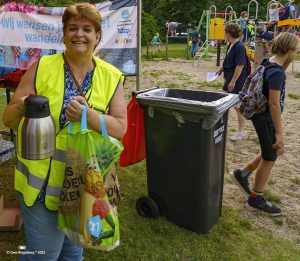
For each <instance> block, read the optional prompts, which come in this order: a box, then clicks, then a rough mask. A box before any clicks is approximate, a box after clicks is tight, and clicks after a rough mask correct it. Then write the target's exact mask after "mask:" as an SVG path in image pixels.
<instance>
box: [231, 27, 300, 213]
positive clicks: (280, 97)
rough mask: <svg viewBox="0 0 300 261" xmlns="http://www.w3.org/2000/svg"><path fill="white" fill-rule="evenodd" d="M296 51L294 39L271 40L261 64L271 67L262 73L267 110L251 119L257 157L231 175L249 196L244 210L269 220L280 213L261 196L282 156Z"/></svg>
mask: <svg viewBox="0 0 300 261" xmlns="http://www.w3.org/2000/svg"><path fill="white" fill-rule="evenodd" d="M299 47H300V40H299V38H298V37H297V36H296V35H294V34H291V33H288V32H284V33H281V34H279V35H278V36H277V37H276V38H275V40H274V43H273V46H272V49H271V51H272V54H273V56H272V57H271V58H270V59H269V60H267V59H265V60H263V62H262V64H263V65H269V64H270V63H271V64H272V65H273V66H271V67H268V68H266V69H265V72H264V84H263V93H264V95H265V96H266V97H267V99H268V101H269V102H268V108H267V109H266V111H265V112H262V113H259V114H255V115H254V116H253V117H252V118H251V121H252V123H253V125H254V127H255V130H256V133H257V136H258V139H259V144H260V153H259V154H257V155H256V156H255V157H254V158H253V159H252V160H250V161H249V162H248V163H247V164H246V165H245V166H244V168H242V169H237V170H235V171H234V172H233V173H231V178H232V179H233V181H234V183H235V184H237V185H238V187H239V188H240V189H241V190H242V191H243V192H244V193H245V194H246V195H247V196H248V200H247V203H246V206H247V207H248V208H250V209H252V210H259V211H261V212H264V213H267V214H269V215H271V216H279V215H281V209H280V208H278V207H276V206H275V205H273V204H272V203H270V202H269V201H267V200H266V199H265V198H264V195H263V193H264V190H265V187H266V184H267V182H268V179H269V177H270V175H271V171H272V169H273V167H274V164H275V161H276V159H277V156H280V155H282V154H283V153H284V139H283V128H282V121H281V113H282V111H283V107H284V97H285V79H286V75H285V70H286V69H287V68H288V66H289V64H290V63H291V62H292V61H293V60H294V58H295V56H296V55H297V52H298V49H299ZM255 170H256V173H255V181H254V186H253V189H252V190H250V188H249V181H248V177H249V175H250V174H251V173H252V172H254V171H255Z"/></svg>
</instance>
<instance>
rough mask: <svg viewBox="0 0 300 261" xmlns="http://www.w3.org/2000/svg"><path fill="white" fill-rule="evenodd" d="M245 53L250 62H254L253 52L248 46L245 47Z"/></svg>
mask: <svg viewBox="0 0 300 261" xmlns="http://www.w3.org/2000/svg"><path fill="white" fill-rule="evenodd" d="M245 49H246V53H247V54H248V55H249V57H250V60H251V61H254V56H255V50H252V49H250V48H249V46H247V45H245Z"/></svg>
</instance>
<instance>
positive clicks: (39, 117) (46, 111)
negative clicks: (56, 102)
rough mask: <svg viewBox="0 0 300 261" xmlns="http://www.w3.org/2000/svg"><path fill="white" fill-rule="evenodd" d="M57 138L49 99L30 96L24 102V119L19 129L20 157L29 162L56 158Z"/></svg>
mask: <svg viewBox="0 0 300 261" xmlns="http://www.w3.org/2000/svg"><path fill="white" fill-rule="evenodd" d="M55 136H56V133H55V124H54V121H53V118H52V117H51V115H50V108H49V100H48V98H47V97H44V96H39V95H32V96H28V97H27V98H26V99H25V100H24V105H23V119H21V122H20V125H19V128H18V146H17V147H18V153H19V155H21V156H22V158H24V159H28V160H39V159H46V158H50V157H52V156H54V153H55ZM19 138H20V139H21V141H20V140H19Z"/></svg>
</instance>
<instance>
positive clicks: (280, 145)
mask: <svg viewBox="0 0 300 261" xmlns="http://www.w3.org/2000/svg"><path fill="white" fill-rule="evenodd" d="M272 147H273V149H275V150H276V152H277V156H280V155H282V154H283V153H284V142H283V136H282V134H281V133H277V134H275V143H274V144H273V146H272Z"/></svg>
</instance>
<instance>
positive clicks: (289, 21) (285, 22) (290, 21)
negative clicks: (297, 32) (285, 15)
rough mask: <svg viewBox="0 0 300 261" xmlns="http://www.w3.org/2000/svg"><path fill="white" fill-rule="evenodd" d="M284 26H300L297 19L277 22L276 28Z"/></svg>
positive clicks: (299, 21)
mask: <svg viewBox="0 0 300 261" xmlns="http://www.w3.org/2000/svg"><path fill="white" fill-rule="evenodd" d="M284 25H294V26H300V20H299V19H285V20H282V21H278V22H277V26H278V27H280V26H284Z"/></svg>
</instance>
